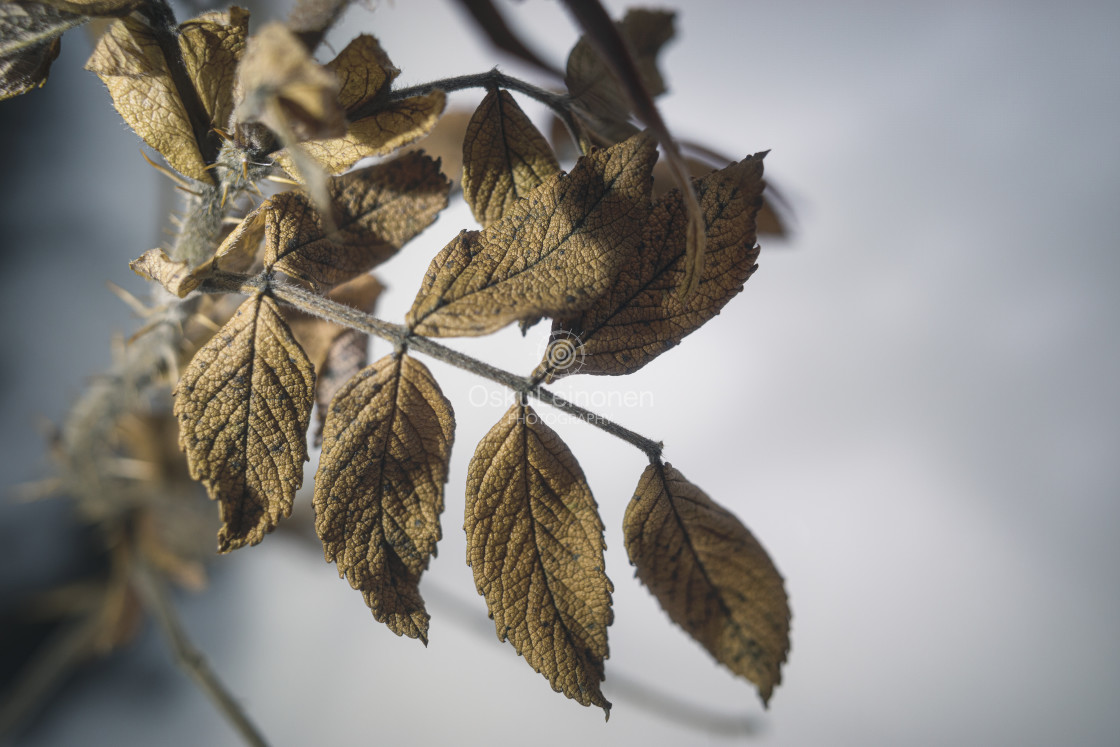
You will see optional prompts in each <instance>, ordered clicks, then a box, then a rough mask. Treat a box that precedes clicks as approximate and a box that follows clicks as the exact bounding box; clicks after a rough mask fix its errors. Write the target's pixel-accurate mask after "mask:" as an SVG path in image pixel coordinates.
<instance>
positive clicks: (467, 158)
mask: <svg viewBox="0 0 1120 747" xmlns="http://www.w3.org/2000/svg"><path fill="white" fill-rule="evenodd" d="M559 171H560V163H559V162H558V161H557V160H556V156H555V155H554V154H553V153H552V148H551V147H549V145H548V141H547V140H545V138H544V136H543V135H541V133H540V132H539V131H538V130H537V128H536V127H535V126H534V125H533V122H532V121H531V120H530V119H529V118H528V117H527V116H525V112H523V111H521V107H520V106H518V105H517V102H516V101H515V100H514V98H513V96H511V95H510V94H509V93H508V92H506V91H502V90H495V91H491V92H490V93H488V94H486V98H484V99H483V100H482V103H481V104H479V105H478V109H476V110H475V113H474V116H472V117H471V121H470V124H469V125H468V126H467V132H466V136H465V137H464V139H463V196H464V197H465V198H466V200H467V204H468V205H470V207H471V212H472V213H474V217H475V219H476V220H477V221H478V222H479V223H481V224H482V225H483V226H484V227H485V226H488V225H490V224H491V223H494V222H495V221H498V220H501V219H502V217H503V216H504V215H505V214H506V213H507V212H509V209H510V208H511V207H512V206H513V204H514V203H515V202H517V201H518V200H520V199H521V198H523V197H526V196H528V194H529V193H530V192H532V191H533V190H534V189H536V188H537V187H538V186H540V184H541V182H543V181H544V180H545V179H547V178H549V177H550V176H552V175H554V174H556V173H557V172H559Z"/></svg>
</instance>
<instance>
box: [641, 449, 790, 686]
mask: <svg viewBox="0 0 1120 747" xmlns="http://www.w3.org/2000/svg"><path fill="white" fill-rule="evenodd" d="M623 532H624V534H625V538H626V552H627V553H628V554H629V556H630V562H631V563H633V564H634V565H635V566H637V576H638V578H640V579H641V580H642V583H644V584H645V585H646V586H647V587H649V590H650V591H651V592H652V593H653V595H654V596H655V597H656V598H657V601H658V602H660V603H661V607H662V609H664V610H665V612H666V613H668V615H669V617H670V618H672V620H673V621H674V622H676V623H677V624H678V625H680V626H681V627H682V628H684V630H685V632H687V633H688V634H689V635H691V636H692V637H693V638H695V639H696V640H697V641H698V642H699V643H700V644H701V645H702V646H704V648H706V649H708V651H709V652H710V653H711V654H712V656H714V657H715V659H716V661H718V662H719V663H721V664H723V665H724V666H725V667H727V668H728V669H730V670H731V671H732V672H734V673H735V674H738V675H740V676H742V677H745V678H747V679H748V680H750V681H751V682H753V683H754V684H755V685H757V686H758V692H759V694H760V695H761V696H762V702H763V703H764V704H765V703H767V702H768V701H769V700H770V695H771V693H772V692H773V690H774V686H775V685H778V684H779V683H781V681H782V672H781V667H782V663H783V662H785V660H786V655H787V653H788V652H789V620H790V612H789V602H788V600H787V598H786V591H785V587H784V585H783V583H782V577H781V575H780V574H779V573H778V571H777V569H776V568H775V567H774V564H773V562H771V560H770V556H769V555H767V554H766V550H764V549H763V548H762V545H760V544H759V543H758V540H756V539H755V538H754V536H753V535H751V533H750V531H749V530H748V529H747V528H746V527H745V526H743V524H742V523H741V522H740V521H739V520H738V519H737V518H735V516H734V515H733V514H731V513H730V512H728V511H727V510H725V509H724V508H722V507H721V506H719V505H717V504H716V503H715V502H714V501H712V499H711V498H709V497H708V496H707V495H706V494H705V493H704V491H702V490H700V488H698V487H696V486H695V485H693V484H692V483H690V482H689V481H688V480H686V479H685V478H684V476H683V475H682V474H681V473H680V472H679V471H677V470H676V469H674V468H673V466H672V465H671V464H664V465H663V464H660V463H658V464H652V465H650V466H649V467H647V468H646V470H645V472H643V473H642V477H641V480H640V481H639V482H638V487H637V489H636V490H635V491H634V498H633V500H631V501H630V504H629V505H628V506H627V507H626V517H625V519H624V520H623Z"/></svg>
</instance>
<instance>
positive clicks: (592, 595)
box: [464, 404, 613, 716]
mask: <svg viewBox="0 0 1120 747" xmlns="http://www.w3.org/2000/svg"><path fill="white" fill-rule="evenodd" d="M464 528H465V529H466V532H467V562H468V563H469V564H470V566H471V568H472V570H473V571H474V580H475V584H476V585H477V586H478V591H479V593H480V594H482V595H483V596H485V597H486V606H487V607H488V608H489V610H490V616H491V617H492V618H493V619H494V626H495V628H496V630H497V633H498V638H499V639H501V640H509V642H510V643H511V644H512V645H513V647H514V648H515V649H516V650H517V652H518V653H519V654H521V655H522V656H524V657H525V661H527V662H528V663H529V665H530V666H531V667H533V669H535V670H536V671H538V672H540V673H541V674H543V675H544V676H545V677H547V678H548V681H549V682H550V683H551V684H552V687H553V689H554V690H556V691H557V692H563V693H564V694H565V695H567V696H568V697H569V698H571V699H573V700H575V701H577V702H578V703H580V704H582V705H597V706H599V707H601V708H602V709H603V710H604V712H606V713H607V715H608V716H609V715H610V707H611V704H610V702H609V701H607V699H606V698H604V697H603V693H602V691H601V690H600V685H599V683H600V682H601V681H602V680H603V660H604V659H606V658H607V655H608V650H607V626H609V625H610V624H611V620H612V619H613V613H612V612H611V591H613V586H612V585H611V582H610V580H609V579H608V578H607V576H606V574H605V572H604V570H603V568H604V566H603V548H604V546H605V545H604V542H603V523H602V520H601V519H600V518H599V513H598V509H597V507H596V505H595V499H594V498H593V497H592V495H591V489H590V488H589V487H588V486H587V481H586V480H585V479H584V476H583V471H582V470H581V469H580V467H579V463H578V462H576V459H575V456H573V455H572V453H571V451H569V450H568V447H567V446H566V445H565V444H564V442H563V441H561V440H560V437H559V436H557V435H556V433H555V432H554V431H553V430H552V429H551V428H549V427H548V426H547V425H545V424H544V423H543V422H541V420H540V418H539V416H538V415H537V414H536V412H535V411H534V410H533V409H532V408H531V407H529V406H528V405H522V404H515V405H514V406H513V407H511V408H510V409H509V411H508V412H506V414H505V416H504V417H503V418H502V419H501V420H500V421H499V422H498V424H497V425H495V426H494V427H493V428H491V429H490V432H489V433H487V434H486V436H485V437H484V438H483V439H482V441H481V442H480V443H479V445H478V448H477V450H476V451H475V454H474V457H473V458H472V459H471V463H470V466H469V467H468V468H467V509H466V520H465V523H464Z"/></svg>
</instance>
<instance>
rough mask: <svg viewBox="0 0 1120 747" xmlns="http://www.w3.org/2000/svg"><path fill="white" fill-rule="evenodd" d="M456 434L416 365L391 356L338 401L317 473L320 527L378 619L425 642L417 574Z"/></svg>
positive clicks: (431, 540)
mask: <svg viewBox="0 0 1120 747" xmlns="http://www.w3.org/2000/svg"><path fill="white" fill-rule="evenodd" d="M454 433H455V416H454V413H453V412H452V410H451V403H450V402H448V401H447V399H446V398H445V397H444V396H443V393H442V392H441V391H440V389H439V386H438V385H437V384H436V381H435V379H433V378H432V375H431V374H430V373H429V372H428V369H427V368H425V367H424V365H423V364H421V363H420V362H419V361H416V360H414V359H413V358H411V357H409V356H407V355H400V356H396V355H389V356H386V357H384V358H382V359H381V360H379V361H377V362H376V363H374V364H373V365H372V366H368V367H367V368H365V369H363V370H362V371H361V372H360V373H359V374H358V375H357V376H355V377H354V378H352V379H351V380H350V381H349V382H348V383H347V384H346V386H344V387H343V388H342V390H341V391H339V393H338V394H337V395H336V396H335V398H334V399H333V400H332V401H331V404H330V408H329V413H328V415H327V425H326V429H325V432H324V434H323V455H322V457H320V459H319V471H318V472H317V473H316V474H315V530H316V531H317V532H318V534H319V537H320V539H322V540H323V550H324V553H325V555H326V558H327V560H328V561H329V562H335V563H337V564H338V573H339V575H340V576H345V577H346V579H347V580H348V581H349V582H350V585H351V586H352V587H353V588H355V589H358V590H359V591H361V592H362V596H363V597H364V598H365V600H366V604H367V605H369V608H370V609H371V610H372V611H373V616H374V618H375V619H376V620H378V621H379V622H383V623H385V624H386V625H388V626H389V629H390V630H392V631H393V632H394V633H396V634H397V635H407V636H409V637H410V638H419V639H420V640H421V641H423V642H424V643H425V644H427V642H428V620H429V615H428V613H427V611H426V610H425V608H424V600H423V599H422V598H421V597H420V590H419V583H420V575H421V574H422V573H423V572H424V570H425V569H426V568H427V567H428V561H429V560H430V559H431V557H432V555H434V554H435V552H436V542H438V541H439V538H440V526H439V515H440V513H441V512H442V511H443V485H444V483H445V482H446V481H447V464H448V460H449V459H450V458H451V443H452V440H453V439H454Z"/></svg>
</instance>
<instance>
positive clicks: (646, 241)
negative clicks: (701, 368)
mask: <svg viewBox="0 0 1120 747" xmlns="http://www.w3.org/2000/svg"><path fill="white" fill-rule="evenodd" d="M763 156H765V154H764V153H760V154H758V155H755V156H750V157H748V158H745V159H743V160H742V161H740V162H739V163H735V164H732V165H730V166H728V167H727V168H725V169H722V170H720V171H716V172H714V173H712V174H709V175H708V176H706V177H704V178H703V179H700V180H699V181H697V182H696V188H697V191H698V192H699V194H700V203H701V206H702V210H703V212H704V218H705V223H706V226H707V234H708V261H707V262H706V264H705V267H704V275H703V277H702V278H701V281H700V285H699V287H698V289H697V291H696V294H695V295H694V296H693V297H692V298H691V299H689V300H688V301H682V300H681V298H680V296H679V294H678V293H677V292H676V291H677V289H678V288H679V287H680V285H681V284H682V283H683V282H684V280H683V278H684V275H685V271H686V267H687V262H688V257H687V251H686V239H685V228H686V225H687V223H688V216H687V215H685V210H684V207H683V205H682V202H681V194H680V192H679V191H678V190H673V191H672V192H670V193H668V194H667V195H665V196H664V197H662V198H661V199H660V200H658V202H657V203H656V204H655V205H654V207H653V210H652V212H651V213H650V217H649V221H648V222H647V224H646V226H645V230H644V232H643V242H642V244H641V246H640V247H639V249H638V250H637V251H636V252H635V254H634V255H633V259H632V260H631V261H629V262H627V263H626V264H625V265H624V266H623V269H622V271H621V272H620V273H619V276H618V279H617V281H616V282H615V284H614V285H613V286H611V288H610V290H609V291H608V292H607V293H606V294H605V295H604V296H603V297H602V298H600V299H599V300H598V301H597V302H596V303H595V304H594V305H593V306H591V308H589V309H587V310H586V311H584V312H583V313H582V314H580V315H579V316H575V317H571V318H568V319H564V320H557V321H556V322H555V323H554V324H553V337H554V338H558V339H559V338H563V339H577V340H578V341H579V342H580V349H579V351H578V353H579V356H580V358H581V361H582V364H581V366H579V367H578V368H573V369H569V370H567V371H565V370H563V369H555V368H554V369H553V370H549V373H550V374H551V375H553V376H563V375H564V374H565V373H575V372H577V371H578V372H579V373H590V374H609V375H621V374H628V373H633V372H634V371H637V370H638V369H639V368H641V367H642V366H644V365H646V364H647V363H649V362H650V361H651V360H653V359H654V358H656V357H657V356H659V355H661V354H662V353H664V352H665V351H666V350H669V349H671V348H672V347H674V346H675V345H677V344H679V343H680V341H681V339H683V338H684V337H685V336H686V335H688V334H691V333H692V332H694V331H696V330H697V329H698V328H699V327H700V326H701V325H703V324H704V323H705V322H707V321H708V320H709V319H711V318H713V317H714V316H716V315H717V314H718V313H719V311H720V309H722V308H723V307H724V305H726V304H727V302H728V301H730V300H731V299H732V298H733V297H734V296H735V295H736V294H737V293H738V292H739V291H741V290H742V289H743V283H744V282H746V280H747V278H749V277H750V276H751V274H752V273H753V272H754V271H755V269H756V268H757V265H756V264H755V260H756V259H757V258H758V248H757V247H756V246H755V216H756V214H757V213H758V209H759V207H760V205H761V204H762V197H761V195H762V190H763V187H764V182H763V181H762V159H763ZM545 365H547V358H546V363H545V364H542V366H545ZM542 370H547V369H543V368H542Z"/></svg>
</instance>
